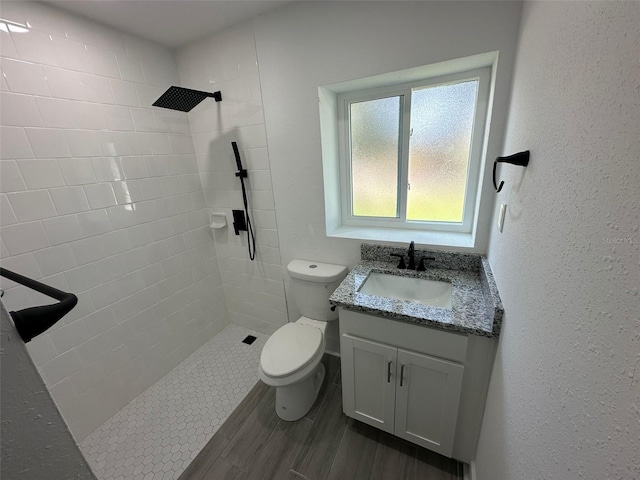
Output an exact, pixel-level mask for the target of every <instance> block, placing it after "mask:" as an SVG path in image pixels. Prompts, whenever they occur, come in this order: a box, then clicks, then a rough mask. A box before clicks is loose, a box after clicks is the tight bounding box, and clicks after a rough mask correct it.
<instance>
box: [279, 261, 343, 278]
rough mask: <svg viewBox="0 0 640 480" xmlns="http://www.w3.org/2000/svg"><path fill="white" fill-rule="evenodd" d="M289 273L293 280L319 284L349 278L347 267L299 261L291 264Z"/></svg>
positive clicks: (288, 267) (288, 266)
mask: <svg viewBox="0 0 640 480" xmlns="http://www.w3.org/2000/svg"><path fill="white" fill-rule="evenodd" d="M287 271H288V272H289V275H291V276H292V277H293V278H298V279H300V280H307V281H309V282H318V283H331V282H336V281H338V280H342V279H343V278H344V277H346V276H347V267H345V266H343V265H333V264H330V263H320V262H312V261H309V260H298V259H294V260H291V261H290V262H289V265H287Z"/></svg>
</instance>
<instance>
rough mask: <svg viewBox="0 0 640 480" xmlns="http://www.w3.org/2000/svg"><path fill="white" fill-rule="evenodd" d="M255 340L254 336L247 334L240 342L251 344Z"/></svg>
mask: <svg viewBox="0 0 640 480" xmlns="http://www.w3.org/2000/svg"><path fill="white" fill-rule="evenodd" d="M255 341H256V337H254V336H253V335H247V336H246V337H245V338H244V340H242V343H246V344H247V345H251V344H252V343H253V342H255Z"/></svg>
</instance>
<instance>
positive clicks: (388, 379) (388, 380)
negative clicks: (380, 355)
mask: <svg viewBox="0 0 640 480" xmlns="http://www.w3.org/2000/svg"><path fill="white" fill-rule="evenodd" d="M387 383H391V362H387Z"/></svg>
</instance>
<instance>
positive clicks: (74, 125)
mask: <svg viewBox="0 0 640 480" xmlns="http://www.w3.org/2000/svg"><path fill="white" fill-rule="evenodd" d="M1 17H2V20H0V21H1V22H2V27H3V28H2V29H0V30H1V33H2V39H1V45H2V50H1V55H2V58H1V61H0V70H1V75H0V79H1V84H0V88H1V89H2V92H1V99H0V101H1V102H2V106H1V109H0V111H1V112H2V113H1V123H2V131H1V133H0V134H1V141H0V145H1V152H0V153H1V157H0V209H1V210H0V219H1V225H2V230H1V232H0V236H1V238H2V242H1V249H0V253H1V256H2V266H3V267H6V268H8V269H10V270H14V271H16V272H18V273H22V274H24V275H27V276H29V277H32V278H35V279H38V280H41V281H43V282H44V283H47V284H51V285H54V286H56V287H58V288H61V289H63V290H66V291H71V292H73V293H75V294H76V295H78V297H79V303H78V306H77V307H76V308H75V309H74V310H73V311H72V312H71V313H70V314H69V315H67V316H66V317H64V319H63V320H61V321H60V322H59V323H58V324H57V325H56V326H54V327H53V328H52V329H51V330H50V331H49V332H48V333H46V334H44V335H41V336H39V337H37V338H36V339H34V340H33V341H32V342H31V343H29V344H28V347H29V351H30V353H31V355H32V358H33V359H34V361H35V363H36V364H37V365H38V368H39V369H40V372H41V373H42V375H43V377H44V379H45V381H46V383H47V385H48V386H49V387H50V389H51V392H52V394H53V397H54V399H55V401H56V403H57V404H58V406H59V408H60V409H61V411H62V413H63V415H64V417H65V419H66V420H67V422H68V423H69V425H70V427H71V430H72V431H73V433H74V434H75V436H76V438H77V439H78V440H82V439H83V438H84V437H85V436H87V435H88V434H89V433H91V432H92V431H94V430H95V429H96V428H97V427H98V426H99V425H100V424H102V423H103V422H104V421H105V420H107V419H108V418H110V417H111V416H112V415H114V414H115V413H116V412H117V411H118V410H119V409H120V408H122V407H123V406H124V405H126V404H127V403H128V402H130V401H131V400H132V399H133V398H135V397H136V396H137V395H139V394H140V393H141V392H142V391H144V390H145V389H146V388H148V387H149V386H150V385H152V384H153V383H154V382H155V381H156V380H158V379H159V378H160V377H162V376H163V375H165V374H166V373H167V372H168V371H169V370H171V369H172V368H173V367H175V366H176V365H178V364H179V363H180V362H181V361H182V360H183V359H184V358H186V357H187V356H188V355H190V354H191V353H192V352H194V351H195V350H196V349H197V348H198V347H199V346H200V345H202V344H204V343H205V342H207V341H208V340H209V339H210V338H212V337H213V336H214V335H215V334H216V333H217V332H218V331H220V330H222V329H223V328H224V327H225V325H227V324H228V315H227V307H226V301H225V290H224V287H223V282H222V279H221V272H220V269H219V266H218V262H217V260H216V251H215V245H214V242H213V239H212V234H211V231H210V229H209V228H208V213H207V210H206V202H205V197H204V193H203V189H202V185H201V182H200V178H199V171H198V157H197V155H196V154H195V149H194V145H193V141H192V138H191V132H190V127H189V119H188V117H187V115H186V114H183V113H180V112H171V111H166V110H162V109H159V108H155V107H151V104H152V103H153V101H155V99H156V98H157V97H158V96H159V95H160V94H161V93H162V92H163V91H164V89H165V88H167V87H168V86H170V85H172V84H178V82H179V77H178V70H177V66H176V64H175V59H174V56H173V54H172V52H171V51H170V50H169V49H166V48H164V47H160V46H158V45H155V44H152V43H150V42H147V41H144V40H141V39H138V38H136V37H133V36H131V35H128V34H123V33H121V32H118V31H115V30H112V29H109V28H107V27H104V26H102V25H100V24H97V23H94V22H91V21H88V20H84V19H81V18H79V17H75V16H72V15H69V14H66V13H64V12H62V11H59V10H56V9H53V8H50V7H48V6H46V5H43V4H39V3H31V2H4V3H3V5H2V15H1ZM254 63H255V62H254ZM253 71H254V73H255V71H256V67H255V65H254V67H253ZM229 103H230V102H229ZM248 107H249V105H247V108H248ZM225 115H226V114H225ZM225 118H226V117H225ZM260 128H262V130H263V132H262V134H261V135H257V137H258V138H262V139H263V138H264V127H263V126H260ZM254 136H256V135H254ZM262 141H263V140H262ZM254 144H255V141H254ZM260 147H261V148H263V149H264V143H263V144H261V145H260ZM246 155H247V156H249V154H248V153H247V154H246ZM203 156H206V153H203ZM200 163H204V162H202V161H201V162H200ZM265 165H267V164H263V166H262V167H261V168H265ZM267 168H268V165H267ZM209 171H210V170H207V172H209ZM233 180H234V178H233V175H232V173H230V178H229V180H228V181H227V182H226V184H225V185H227V187H226V188H228V185H230V184H231V183H233ZM263 183H264V182H263ZM258 238H259V239H263V238H266V235H263V234H262V232H260V231H258ZM272 241H273V239H272ZM261 245H262V244H261ZM269 246H271V244H270V245H269ZM221 247H222V252H221V253H222V254H223V255H224V256H226V257H229V258H228V260H230V261H232V260H234V259H235V260H236V261H237V262H240V263H242V262H244V258H246V255H245V254H244V251H243V250H242V246H241V245H239V244H238V245H234V250H233V251H230V250H227V249H225V248H224V245H221ZM235 247H238V250H237V251H236V250H235ZM261 255H263V254H262V252H261ZM270 256H271V257H274V256H273V255H270ZM276 257H277V256H276ZM274 258H275V257H274ZM276 260H277V258H276ZM270 261H274V260H273V259H271V260H270ZM276 263H277V262H276ZM230 267H232V265H229V264H228V267H227V270H228V269H229V268H230ZM271 272H272V273H271V277H269V278H270V280H269V281H270V282H272V283H277V282H279V281H280V278H279V270H277V269H272V270H271ZM247 273H248V272H246V273H245V275H246V274H247ZM0 285H1V286H2V288H4V289H5V290H6V295H5V296H4V298H3V301H4V302H5V303H6V305H7V307H8V308H9V309H10V310H19V309H21V308H25V307H30V306H34V305H41V304H46V303H51V299H50V298H48V297H45V296H43V295H40V294H36V293H33V292H32V291H30V290H28V289H26V288H24V287H21V286H17V285H16V284H14V283H12V282H9V281H6V280H5V279H2V280H1V282H0ZM256 288H258V287H256ZM258 294H263V295H270V296H273V297H274V298H273V300H270V301H269V302H268V304H269V305H273V308H276V309H280V310H281V311H282V316H284V313H283V312H284V309H283V305H284V300H283V297H282V294H280V295H279V296H278V295H275V294H271V293H267V292H263V291H260V290H256V291H255V292H253V293H252V295H258ZM229 295H231V292H230V293H229ZM234 298H235V297H234ZM278 299H280V301H279V302H278ZM274 311H275V310H274ZM244 323H245V324H246V323H248V322H244Z"/></svg>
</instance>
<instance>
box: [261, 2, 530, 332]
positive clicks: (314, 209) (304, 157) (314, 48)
mask: <svg viewBox="0 0 640 480" xmlns="http://www.w3.org/2000/svg"><path fill="white" fill-rule="evenodd" d="M519 14H520V4H518V3H516V2H300V3H295V4H293V5H290V6H287V7H284V8H281V9H279V10H276V11H274V12H272V13H269V14H266V15H264V16H261V17H259V18H257V19H256V21H255V36H256V47H257V52H258V62H259V65H260V81H261V85H262V97H263V104H264V115H265V123H266V131H267V143H268V146H269V155H270V159H271V172H272V179H273V191H274V196H275V209H276V214H277V221H278V237H279V240H280V248H281V253H282V264H283V265H286V264H287V263H288V262H289V261H290V260H291V259H292V258H302V259H310V260H317V261H324V262H328V263H337V264H342V265H347V266H353V265H354V264H356V263H357V262H358V261H359V259H360V244H361V243H362V242H361V241H360V240H349V239H340V238H335V237H333V238H329V237H327V236H326V235H325V210H324V192H323V178H322V155H321V148H320V146H321V139H320V115H319V111H318V86H321V85H327V84H332V83H338V82H342V81H346V80H353V79H357V78H362V77H367V76H372V75H376V74H381V73H388V72H393V71H398V70H403V69H407V68H411V67H417V66H422V65H428V64H431V63H437V62H440V61H445V60H451V59H455V58H461V57H465V56H469V55H475V54H480V53H486V52H491V51H495V50H499V51H500V54H499V55H500V58H499V66H498V73H497V88H496V92H497V93H496V98H495V101H494V115H493V123H492V126H491V128H492V131H493V132H494V133H493V135H492V136H491V137H490V139H489V146H488V152H489V156H492V155H493V156H495V154H498V153H499V151H500V148H501V144H502V134H503V130H502V128H503V125H504V122H505V119H506V111H507V103H508V93H509V84H510V78H511V77H510V75H511V68H512V62H513V55H514V52H515V42H516V39H517V29H518V20H519ZM490 173H491V172H490V171H489V172H488V174H490ZM487 178H488V177H487ZM489 182H490V180H489ZM487 188H489V186H488V185H487ZM488 201H489V202H491V201H493V199H492V196H488ZM489 211H490V208H489ZM485 217H486V218H484V219H483V221H481V222H480V224H481V226H480V227H479V230H480V231H482V230H483V227H482V224H483V223H484V225H485V226H486V225H487V224H488V221H489V219H490V218H489V215H485ZM379 240H380V241H384V240H385V239H384V238H380V239H379ZM486 241H487V235H486V233H485V239H484V245H482V243H483V242H482V241H481V242H480V244H481V246H480V248H481V249H483V248H484V246H485V245H486ZM288 306H289V318H290V319H296V318H298V311H297V308H296V307H295V303H294V302H293V301H290V302H289V305H288ZM335 327H336V328H335V329H332V331H331V332H329V334H328V336H329V337H332V336H333V337H334V338H335V337H336V335H335V334H336V330H337V325H335Z"/></svg>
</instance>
